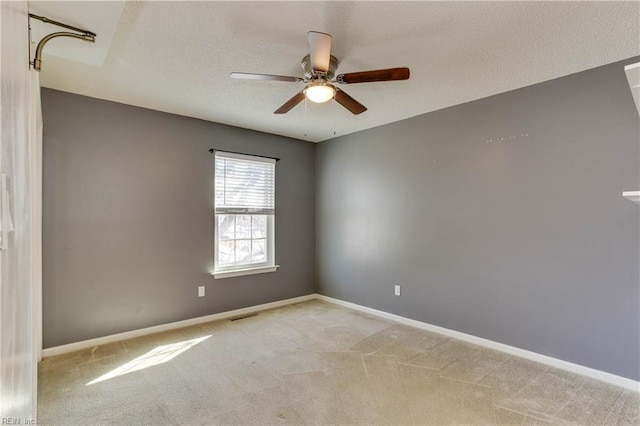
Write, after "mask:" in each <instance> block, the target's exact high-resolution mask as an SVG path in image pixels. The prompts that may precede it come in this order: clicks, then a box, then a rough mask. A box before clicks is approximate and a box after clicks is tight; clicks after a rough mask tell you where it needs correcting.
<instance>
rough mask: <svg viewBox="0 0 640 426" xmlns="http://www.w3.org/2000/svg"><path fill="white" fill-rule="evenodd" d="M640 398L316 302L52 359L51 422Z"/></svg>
mask: <svg viewBox="0 0 640 426" xmlns="http://www.w3.org/2000/svg"><path fill="white" fill-rule="evenodd" d="M639 410H640V396H639V395H638V394H637V393H634V392H631V391H628V390H624V389H622V388H618V387H615V386H611V385H607V384H605V383H601V382H598V381H595V380H592V379H589V378H586V377H582V376H578V375H574V374H571V373H567V372H564V371H560V370H556V369H553V368H548V367H546V366H544V365H541V364H536V363H533V362H531V361H527V360H523V359H520V358H516V357H512V356H509V355H506V354H504V353H500V352H495V351H491V350H488V349H485V348H482V347H479V346H474V345H470V344H467V343H464V342H460V341H456V340H453V339H449V338H447V337H444V336H441V335H438V334H433V333H429V332H425V331H422V330H418V329H414V328H411V327H406V326H402V325H398V324H395V323H392V322H388V321H385V320H382V319H379V318H376V317H372V316H369V315H365V314H362V313H360V312H356V311H352V310H348V309H345V308H342V307H338V306H335V305H332V304H328V303H324V302H320V301H311V302H305V303H301V304H297V305H291V306H287V307H283V308H279V309H275V310H272V311H267V312H262V313H259V314H257V315H256V316H252V317H248V318H244V319H239V320H236V321H218V322H212V323H207V324H202V325H198V326H193V327H188V328H183V329H180V330H175V331H170V332H165V333H159V334H154V335H151V336H145V337H141V338H136V339H131V340H126V341H122V342H118V343H113V344H109V345H104V346H98V347H94V348H92V349H87V350H84V351H79V352H75V353H70V354H65V355H60V356H56V357H50V358H46V359H44V360H43V361H42V363H41V364H40V374H39V389H38V420H39V424H59V425H75V424H78V425H80V424H81V425H92V424H126V425H133V424H149V425H161V424H193V425H209V424H243V425H245V424H246V425H249V424H259V425H269V424H321V425H324V424H350V425H356V424H358V425H374V424H407V425H409V424H414V425H431V424H438V425H439V424H456V425H458V424H513V425H516V424H527V425H529V424H567V423H573V424H585V425H586V424H594V425H595V424H606V425H615V424H634V425H637V424H640V419H639V414H638V413H639Z"/></svg>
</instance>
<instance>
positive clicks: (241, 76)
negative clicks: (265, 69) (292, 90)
mask: <svg viewBox="0 0 640 426" xmlns="http://www.w3.org/2000/svg"><path fill="white" fill-rule="evenodd" d="M230 77H231V78H237V79H239V80H271V81H289V82H292V83H297V82H298V81H304V80H303V79H302V78H300V77H289V76H286V75H271V74H253V73H248V72H232V73H231V75H230Z"/></svg>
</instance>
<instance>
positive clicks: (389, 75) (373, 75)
mask: <svg viewBox="0 0 640 426" xmlns="http://www.w3.org/2000/svg"><path fill="white" fill-rule="evenodd" d="M408 79H409V68H406V67H403V68H388V69H384V70H374V71H361V72H350V73H347V74H340V75H339V76H338V77H336V81H337V82H338V83H341V84H352V83H371V82H374V81H392V80H408Z"/></svg>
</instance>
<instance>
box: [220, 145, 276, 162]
mask: <svg viewBox="0 0 640 426" xmlns="http://www.w3.org/2000/svg"><path fill="white" fill-rule="evenodd" d="M216 151H220V152H228V153H229V154H240V155H250V156H252V157H260V158H270V159H271V160H276V161H280V159H279V158H277V157H269V156H267V155H256V154H247V153H245V152H237V151H225V150H223V149H213V148H211V149H210V150H209V152H210V153H212V154H213V153H214V152H216Z"/></svg>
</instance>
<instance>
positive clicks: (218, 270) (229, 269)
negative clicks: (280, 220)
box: [211, 152, 280, 279]
mask: <svg viewBox="0 0 640 426" xmlns="http://www.w3.org/2000/svg"><path fill="white" fill-rule="evenodd" d="M216 155H219V156H221V157H227V158H236V159H240V160H247V161H254V162H262V163H274V164H275V162H276V160H275V159H272V158H265V157H257V156H252V155H246V154H236V153H228V152H224V153H222V152H221V153H216ZM214 198H215V190H214ZM229 214H241V213H229ZM246 214H249V215H251V214H252V213H250V212H247V213H246ZM213 217H214V268H215V269H214V271H213V272H211V275H213V277H214V278H215V279H220V278H232V277H239V276H243V275H254V274H263V273H267V272H275V271H276V270H277V269H278V268H279V267H280V265H276V264H275V213H274V214H271V215H267V247H268V250H267V259H266V262H264V263H258V264H256V263H254V264H248V265H233V266H224V267H218V243H219V239H218V235H219V233H218V218H217V214H216V212H215V203H214V212H213Z"/></svg>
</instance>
